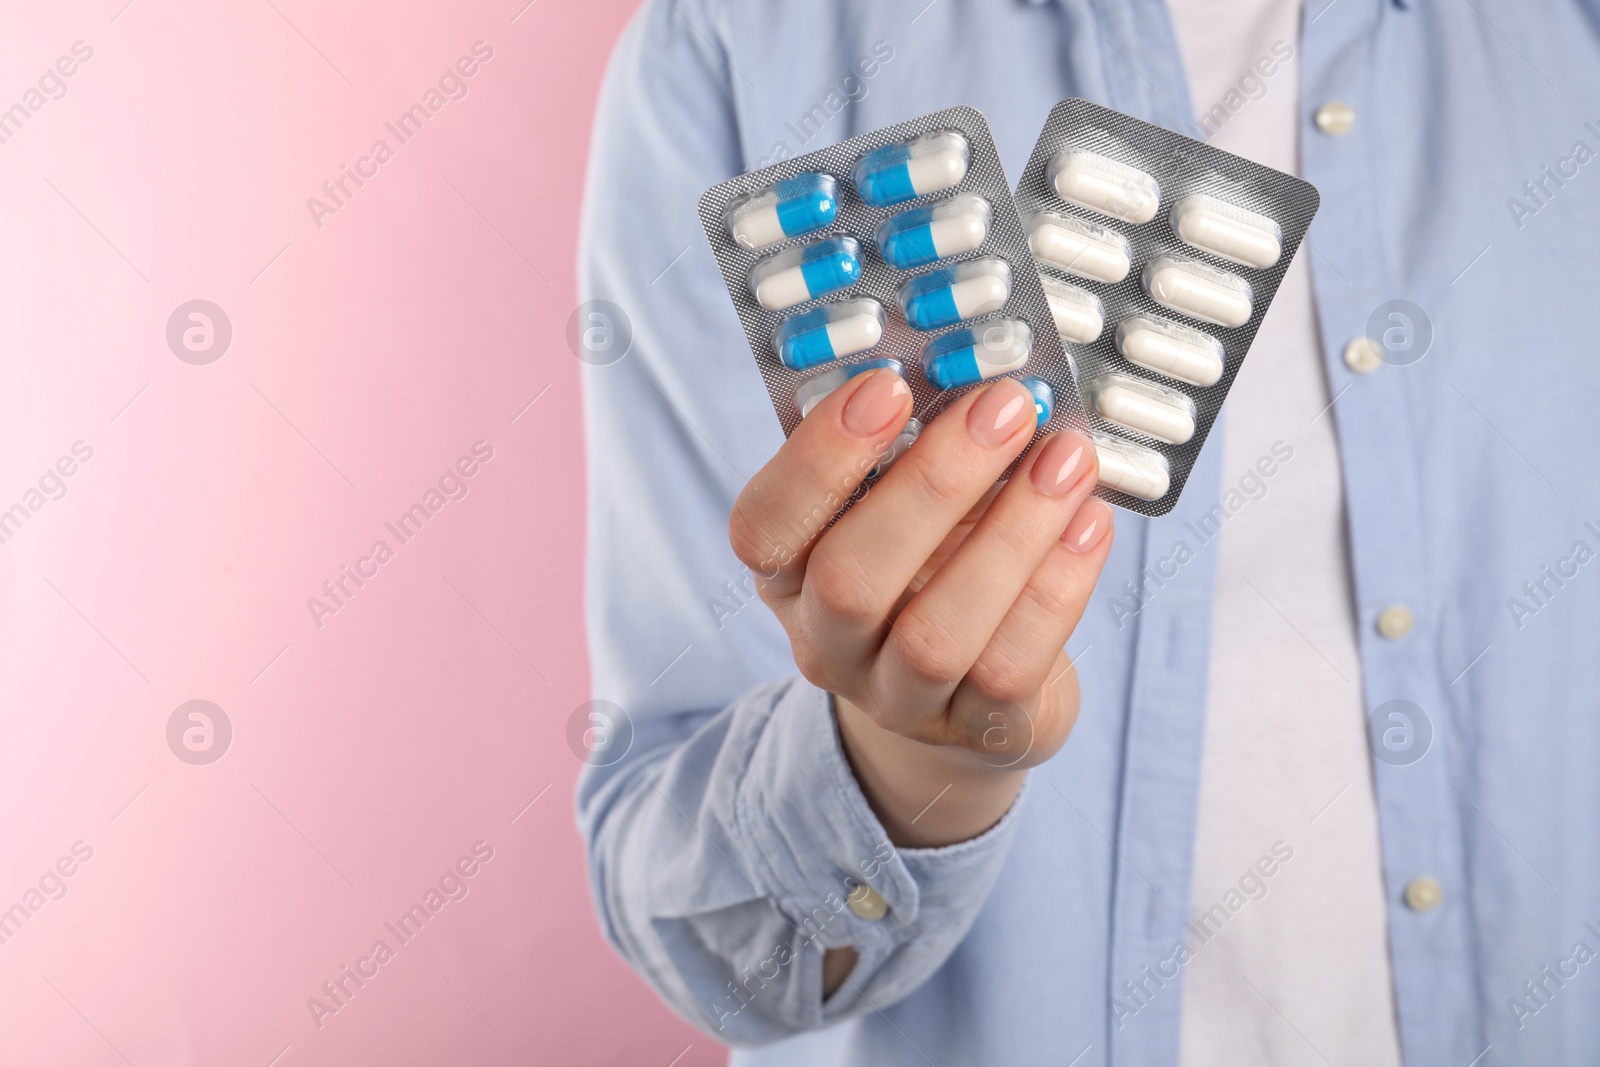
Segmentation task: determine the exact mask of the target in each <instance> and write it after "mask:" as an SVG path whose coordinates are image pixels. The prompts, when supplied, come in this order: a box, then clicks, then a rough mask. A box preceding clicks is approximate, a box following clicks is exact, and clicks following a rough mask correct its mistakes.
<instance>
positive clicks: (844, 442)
mask: <svg viewBox="0 0 1600 1067" xmlns="http://www.w3.org/2000/svg"><path fill="white" fill-rule="evenodd" d="M910 417H911V388H910V386H908V385H906V382H905V379H904V378H902V377H900V375H899V374H897V373H896V372H895V371H894V370H893V369H892V368H881V369H877V370H871V371H867V372H866V373H865V374H858V375H856V376H855V377H854V378H852V379H850V380H849V381H847V382H845V383H844V384H843V385H841V386H839V387H838V388H836V389H834V390H833V392H832V393H830V394H829V395H828V396H827V397H826V398H825V399H824V400H822V401H821V402H820V403H819V404H817V406H816V407H815V408H813V409H812V410H811V412H810V413H809V414H807V415H806V416H805V417H804V418H803V419H801V421H800V425H799V426H798V427H796V428H795V431H794V433H793V434H791V435H790V436H789V439H788V440H787V441H785V442H784V443H783V447H781V448H779V449H778V452H777V455H775V456H773V457H772V459H771V460H770V461H769V462H768V463H767V465H766V466H764V467H762V468H761V469H760V470H759V471H757V472H756V475H755V477H753V478H751V479H750V481H749V483H748V484H747V485H746V486H745V487H744V490H743V491H742V492H741V493H740V494H739V499H738V500H737V501H735V503H734V505H733V514H732V515H730V516H729V518H728V540H729V541H730V542H731V543H732V545H733V551H734V554H735V555H736V556H738V557H739V560H740V562H742V563H744V564H745V566H747V567H749V568H750V569H751V570H752V571H754V572H755V573H756V574H757V575H759V577H760V579H761V581H760V582H759V583H758V585H759V586H760V590H761V595H762V598H763V599H764V600H766V601H767V602H768V603H772V602H774V601H775V600H783V599H787V598H790V597H793V596H794V595H795V594H797V593H798V592H799V591H800V586H801V583H802V581H803V580H804V577H805V565H806V559H807V557H808V556H809V555H810V553H811V546H812V545H813V544H814V543H815V542H816V539H817V537H818V535H819V534H821V533H822V531H823V530H825V529H827V526H828V523H829V522H830V521H832V519H833V517H834V516H835V515H837V514H838V513H839V509H840V508H841V507H843V506H844V503H845V501H846V500H848V499H849V498H850V494H852V493H854V492H855V491H856V488H857V487H858V486H859V485H860V484H861V482H862V480H863V479H864V478H866V476H867V474H868V473H869V472H870V471H871V470H872V468H873V467H874V466H876V465H877V463H878V461H879V460H880V459H881V458H882V457H883V455H884V454H885V453H886V452H888V450H889V446H890V445H891V444H892V443H893V441H894V439H895V437H896V436H897V435H898V434H899V433H900V431H901V430H902V429H904V427H905V424H906V420H907V419H909V418H910Z"/></svg>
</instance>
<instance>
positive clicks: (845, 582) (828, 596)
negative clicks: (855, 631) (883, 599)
mask: <svg viewBox="0 0 1600 1067" xmlns="http://www.w3.org/2000/svg"><path fill="white" fill-rule="evenodd" d="M805 589H806V594H807V596H808V597H809V598H810V600H811V602H812V604H813V605H814V606H815V607H816V609H817V611H818V613H819V614H820V615H821V616H822V617H823V619H824V620H828V619H842V620H859V619H864V618H867V617H869V616H871V615H872V614H873V610H872V602H871V600H870V599H869V594H868V592H867V590H865V589H864V588H862V586H861V583H860V582H858V581H856V579H855V577H854V576H853V575H852V574H851V573H850V571H849V570H848V569H847V568H845V567H843V566H840V565H839V563H838V562H837V561H835V560H834V559H833V558H832V557H831V554H830V553H826V552H819V553H815V554H813V555H812V557H811V562H810V565H809V566H807V567H806V583H805Z"/></svg>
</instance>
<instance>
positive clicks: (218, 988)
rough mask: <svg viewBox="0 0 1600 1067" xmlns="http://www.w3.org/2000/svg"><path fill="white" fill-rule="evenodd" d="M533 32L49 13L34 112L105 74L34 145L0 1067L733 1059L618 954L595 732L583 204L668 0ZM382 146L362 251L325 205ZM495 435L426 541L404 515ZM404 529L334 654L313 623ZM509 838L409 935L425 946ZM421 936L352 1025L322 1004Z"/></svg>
mask: <svg viewBox="0 0 1600 1067" xmlns="http://www.w3.org/2000/svg"><path fill="white" fill-rule="evenodd" d="M524 2H525V0H492V2H491V0H465V2H457V3H452V4H428V5H424V4H417V3H412V4H394V3H386V4H385V3H377V2H372V0H366V2H362V3H345V4H340V5H338V6H337V8H335V7H334V5H328V4H318V3H312V2H310V0H240V2H238V3H228V4H202V3H194V2H190V3H181V4H180V3H177V2H174V0H133V2H132V3H131V4H127V6H125V7H124V4H125V3H126V0H95V2H92V3H91V2H84V3H61V4H33V5H20V4H13V5H8V9H7V12H6V14H5V15H4V16H3V19H4V25H3V27H0V108H4V107H9V106H10V105H12V104H13V103H19V102H20V103H22V104H23V106H24V109H26V108H27V105H28V100H29V98H28V97H27V96H26V94H27V92H28V90H29V89H30V88H35V87H37V86H38V79H39V78H40V76H41V75H42V74H44V72H45V71H46V70H48V69H50V68H52V66H53V64H55V62H56V61H57V59H58V58H59V57H61V56H64V55H70V54H71V51H72V47H73V44H74V42H77V41H82V42H84V43H85V45H86V46H87V47H88V48H90V49H92V50H93V55H92V57H91V58H89V59H87V60H84V61H82V62H81V63H80V64H79V65H78V67H77V69H76V70H75V73H74V74H73V75H72V76H71V77H70V78H67V79H64V85H65V88H66V92H65V95H64V96H61V98H60V99H50V100H45V101H44V102H42V103H41V104H40V105H39V106H38V110H37V111H34V112H32V113H31V114H29V115H28V117H27V118H26V120H25V121H23V122H22V125H21V128H20V129H19V130H8V131H7V132H8V133H10V136H9V139H8V140H7V141H6V143H4V144H0V199H3V202H4V204H5V209H4V211H3V212H0V248H3V249H4V254H3V255H0V271H3V272H4V277H3V281H0V351H3V352H4V354H5V355H4V363H3V368H4V369H3V375H4V377H3V386H0V509H5V508H10V507H11V506H12V505H14V504H21V505H22V507H23V509H24V511H25V512H27V514H26V519H25V521H24V522H22V525H21V528H20V529H12V530H8V531H7V533H8V539H7V540H6V542H5V543H4V544H0V582H3V590H4V597H3V617H0V679H3V683H0V684H3V687H4V692H3V696H0V707H3V709H4V717H3V720H0V721H3V723H4V735H3V738H0V825H3V827H4V830H3V832H0V909H3V908H8V907H10V906H11V905H13V904H19V903H20V904H21V905H22V906H23V909H24V910H25V911H27V914H28V917H27V919H26V921H25V922H22V923H21V928H20V930H13V931H11V932H10V934H9V939H8V940H7V941H6V942H5V943H4V944H0V1004H3V1005H4V1011H3V1015H4V1019H5V1023H4V1025H0V1062H3V1063H44V1062H50V1063H72V1064H121V1063H123V1062H129V1063H132V1064H137V1065H141V1067H142V1065H145V1064H198V1063H207V1064H212V1063H229V1064H243V1065H252V1064H254V1065H260V1067H266V1065H267V1064H269V1063H276V1064H280V1065H282V1067H293V1065H301V1064H346V1063H375V1062H384V1063H396V1064H436V1063H473V1064H517V1063H523V1062H531V1063H535V1064H540V1065H544V1064H555V1063H560V1064H590V1063H592V1064H610V1063H631V1064H645V1065H651V1064H656V1065H660V1067H667V1065H668V1064H669V1063H671V1064H673V1067H690V1065H703V1064H711V1063H718V1062H721V1061H722V1060H723V1058H724V1054H723V1052H722V1050H720V1049H719V1048H718V1047H717V1046H716V1045H715V1044H714V1043H713V1042H711V1041H709V1040H708V1039H706V1038H704V1037H702V1036H699V1035H697V1034H696V1033H694V1032H693V1031H691V1030H689V1029H688V1028H687V1027H686V1026H684V1025H683V1024H681V1023H679V1022H677V1021H676V1020H675V1019H673V1018H672V1017H671V1016H670V1015H669V1014H668V1012H667V1011H666V1009H664V1008H663V1007H661V1006H660V1005H659V1004H658V1002H657V1001H656V1000H655V998H654V997H653V996H652V995H651V994H650V993H649V991H648V990H647V989H646V988H645V987H644V986H643V985H642V984H641V983H640V982H639V981H638V980H637V979H636V978H634V977H633V976H632V974H631V973H630V972H629V971H628V970H627V969H626V968H625V967H624V966H623V965H622V964H621V962H620V961H619V960H618V959H617V958H616V957H615V956H614V955H613V954H612V953H611V951H610V950H609V949H608V948H606V947H605V945H604V944H603V943H602V941H601V939H600V937H599V934H598V930H597V927H596V924H595V921H594V918H593V915H592V913H591V911H590V908H589V904H588V899H587V892H586V888H585V882H584V873H583V862H582V855H581V850H580V846H579V841H578V837H577V834H576V831H575V829H574V827H573V819H572V800H571V797H572V789H573V784H574V781H575V779H576V776H577V772H578V769H579V762H578V760H577V758H576V757H575V756H574V755H573V753H572V752H571V751H570V750H569V748H568V747H567V744H566V741H565V739H564V731H565V726H566V721H567V718H568V716H569V715H570V714H571V713H572V711H573V709H574V708H576V707H577V706H578V705H579V704H580V703H581V702H583V701H584V700H586V699H587V697H588V693H587V665H586V661H585V655H584V650H583V645H582V626H581V624H582V601H581V585H580V581H581V569H580V567H579V561H580V560H581V557H582V548H583V523H582V487H583V477H584V471H583V457H582V452H581V448H580V437H579V405H578V392H577V370H578V366H579V364H578V362H577V360H576V359H575V358H574V357H573V355H572V353H571V352H570V351H569V349H568V348H567V346H566V343H565V330H566V322H567V319H568V316H569V315H570V314H571V313H572V311H573V308H574V305H575V302H576V297H575V291H574V279H573V263H574V242H575V236H576V207H577V203H578V199H579V193H580V188H581V181H582V174H583V168H584V161H585V156H586V153H587V144H588V137H589V126H590V121H591V118H592V114H593V109H594V101H595V96H596V92H597V90H598V85H599V79H600V75H601V71H602V68H603V65H604V62H605V59H606V56H607V54H608V52H609V50H610V48H611V45H612V42H613V41H614V40H615V39H616V36H617V34H618V33H619V32H620V30H621V28H622V24H623V22H624V20H625V19H626V18H627V16H628V15H629V13H630V12H631V10H632V8H633V7H634V6H635V3H634V0H606V2H603V3H596V2H594V0H585V2H584V3H570V2H568V3H558V2H552V0H540V2H537V3H534V4H532V5H530V6H527V7H526V8H524V7H523V4H524ZM477 41H483V42H486V43H487V45H488V46H489V47H491V48H492V49H493V57H492V58H491V59H489V60H487V61H486V62H483V63H482V64H481V65H480V66H479V67H478V68H477V70H476V72H475V74H474V75H473V76H472V77H471V78H470V79H464V82H465V86H466V89H467V95H466V96H465V97H464V98H461V99H453V100H449V101H448V102H446V103H444V104H443V106H442V107H440V109H439V110H438V111H437V113H435V114H433V115H432V116H431V118H430V120H429V121H428V123H427V124H426V126H425V127H424V128H423V129H422V130H421V131H420V132H418V133H417V134H416V135H415V137H414V138H413V139H412V140H410V141H409V143H406V144H403V145H401V144H399V142H398V141H397V139H396V138H395V137H394V136H393V135H392V134H391V133H389V132H388V131H386V130H385V128H384V123H385V121H388V120H393V119H394V118H395V117H396V116H398V115H399V114H400V113H401V112H402V111H404V110H405V109H406V108H407V107H408V106H409V105H410V104H412V103H416V102H419V101H423V99H424V94H425V93H426V91H427V90H428V89H429V88H430V87H432V86H434V85H435V84H436V82H437V79H438V78H439V76H440V75H441V74H442V73H444V72H445V71H446V70H447V69H448V68H450V66H451V65H452V64H453V63H454V62H455V61H456V60H457V58H458V57H460V56H464V55H468V54H470V52H471V49H472V46H473V44H474V42H477ZM69 66H70V64H69ZM47 86H48V87H49V88H51V89H52V90H54V86H53V84H49V81H48V79H47ZM43 95H45V94H41V97H42V96H43ZM379 138H383V139H385V140H386V141H388V142H389V144H390V147H391V148H392V149H393V150H394V157H393V158H392V159H390V160H389V161H387V162H386V163H383V164H382V165H381V166H379V167H378V169H377V173H376V174H375V175H373V176H371V177H369V178H367V179H365V182H366V184H365V185H364V186H362V187H361V188H359V189H354V186H353V185H352V186H350V188H352V189H354V192H353V195H351V196H350V197H348V199H346V200H345V203H344V204H343V206H342V207H340V208H339V210H338V211H337V212H336V213H335V214H330V215H328V216H326V217H324V218H322V219H321V226H320V228H319V226H318V225H317V224H316V222H315V221H314V220H313V218H312V216H311V213H310V211H309V210H308V208H307V206H306V201H307V198H308V197H311V196H314V195H321V186H322V183H323V182H324V181H327V180H330V179H335V178H338V177H339V176H340V169H339V168H340V165H341V164H347V165H351V166H354V165H355V164H356V162H357V160H358V158H359V157H362V156H364V155H366V153H367V152H368V150H369V149H370V147H371V145H372V143H373V142H374V141H375V140H377V139H379ZM194 299H205V300H209V301H213V302H214V303H216V304H217V305H219V306H220V307H221V308H222V309H223V311H224V312H225V313H226V315H227V317H228V319H229V320H230V321H231V324H232V329H233V338H232V342H231V345H230V346H229V347H228V349H227V350H226V352H225V353H224V354H223V355H222V356H221V358H220V359H217V360H216V361H215V362H211V363H209V364H207V365H192V364H190V363H188V362H184V361H182V360H180V359H178V358H177V356H176V355H175V354H174V352H173V351H172V350H171V349H170V348H169V346H168V343H167V338H166V331H167V321H168V318H169V316H171V315H172V314H173V312H174V310H175V309H176V308H178V306H179V305H181V304H183V303H185V302H187V301H190V300H194ZM535 398H537V402H535V403H533V404H532V406H531V407H530V406H528V405H529V404H530V402H532V401H534V400H535ZM78 441H82V442H84V446H80V450H84V449H85V447H86V448H87V449H92V450H93V455H92V458H90V459H88V460H87V461H85V462H82V463H81V464H78V465H77V466H76V467H75V468H74V473H73V474H72V475H71V476H70V477H67V478H64V479H62V480H61V482H60V483H57V482H55V481H54V480H52V479H50V478H48V477H46V478H45V489H46V490H48V492H41V493H40V494H38V495H37V496H33V497H31V498H30V496H29V490H30V489H37V488H39V482H40V479H41V477H43V476H44V475H45V472H46V471H47V469H49V468H51V466H52V465H53V464H54V463H55V462H56V461H57V459H58V458H59V457H62V456H69V455H70V454H71V450H72V448H73V445H74V443H75V442H78ZM478 441H483V442H486V443H487V445H488V446H489V447H492V449H493V459H492V460H491V461H489V462H487V463H485V464H483V465H482V466H481V468H480V469H478V470H477V471H476V473H475V474H474V476H473V477H472V478H471V479H470V480H468V481H467V482H466V485H467V487H468V489H469V492H468V494H467V495H466V496H465V498H463V499H459V500H451V501H449V502H448V503H447V504H445V505H444V506H442V507H440V509H439V510H438V512H437V514H434V515H433V516H432V518H431V519H430V520H429V522H428V523H427V525H426V526H425V528H424V529H423V530H422V531H421V532H420V533H419V534H417V535H416V536H415V538H414V539H412V540H411V541H410V542H409V543H407V544H404V545H400V544H399V542H398V540H397V539H396V538H394V536H393V535H392V534H391V533H389V532H388V531H386V529H385V527H384V523H385V522H386V521H391V520H393V519H395V518H396V517H397V516H399V515H400V514H401V513H402V512H404V511H406V509H407V508H409V507H410V505H412V504H413V503H416V502H418V501H420V500H422V499H423V496H424V494H425V493H426V492H427V490H428V489H429V488H430V487H432V486H434V485H436V484H437V481H438V479H439V477H440V475H441V474H443V473H444V472H445V471H446V470H447V469H448V468H449V467H450V466H451V465H452V464H453V463H454V462H455V461H456V460H457V458H458V457H460V456H463V455H466V454H468V453H469V452H470V450H471V448H472V446H473V444H474V442H478ZM64 466H65V467H68V468H71V467H72V466H73V465H72V464H70V463H68V464H64ZM58 484H60V485H64V486H65V493H64V495H61V494H60V493H59V491H58V489H57V486H58ZM52 495H56V496H59V499H50V498H49V497H50V496H52ZM30 500H31V501H32V502H33V503H35V504H37V510H32V509H31V508H30V506H29V505H30ZM380 538H381V539H383V540H385V541H386V542H388V544H389V545H390V548H391V549H393V550H394V555H393V558H392V559H389V560H388V561H387V562H385V563H383V564H382V565H381V566H379V567H378V568H377V573H376V574H375V575H373V576H371V577H369V578H368V579H367V580H366V581H365V584H364V585H363V586H362V587H360V588H359V589H355V591H354V595H352V596H350V597H349V598H348V599H347V600H346V601H345V603H344V606H343V607H341V608H340V609H339V610H338V611H337V613H335V614H331V615H328V616H327V617H325V618H323V619H322V620H321V623H322V625H321V626H320V628H319V626H318V625H317V624H316V622H315V621H314V620H313V618H312V615H311V612H310V611H309V610H308V608H307V606H306V601H307V599H308V598H309V597H312V596H316V595H319V594H320V592H321V586H322V583H323V582H324V581H325V580H329V579H334V578H337V577H339V574H340V568H341V566H342V565H352V566H354V565H355V564H356V562H357V560H358V559H359V558H360V557H362V556H364V555H365V554H366V553H367V551H368V550H369V548H370V547H371V545H372V544H373V542H374V541H376V540H378V539H380ZM369 566H370V565H369ZM347 581H348V580H347ZM350 588H352V589H353V588H354V587H353V586H351V587H350ZM196 699H202V700H209V701H213V702H215V703H216V704H217V705H218V706H220V707H221V708H222V709H223V711H224V712H225V713H226V716H227V717H228V719H229V721H230V722H231V724H232V728H233V738H232V741H231V744H230V745H229V747H228V748H227V750H226V753H225V755H224V756H223V757H222V758H221V759H220V760H218V761H216V762H214V763H211V764H209V765H203V766H196V765H191V764H189V763H186V762H183V761H182V760H180V759H179V758H178V757H177V755H175V753H174V751H173V750H172V749H171V748H169V745H168V741H167V732H166V731H167V722H168V718H169V716H171V715H172V713H173V711H174V709H176V708H177V707H178V706H179V705H180V704H183V703H185V702H186V701H190V700H196ZM216 743H217V742H215V741H214V742H213V744H214V745H215V744H216ZM535 798H538V799H537V801H536V802H535V803H533V804H532V805H531V806H529V804H530V801H533V800H534V799H535ZM79 841H81V842H83V843H84V845H82V846H79V847H80V850H86V849H92V850H93V856H92V858H91V859H89V860H87V861H86V862H83V863H81V864H79V865H77V866H76V867H75V868H74V873H73V874H72V876H71V877H69V878H64V879H61V880H60V881H59V882H57V881H56V880H54V879H51V878H46V879H45V885H46V888H47V889H49V890H50V891H51V892H52V893H54V892H56V889H57V886H58V885H60V886H64V887H65V889H66V892H65V895H64V896H61V897H60V899H48V898H47V897H46V896H45V895H44V894H40V895H38V896H36V897H34V898H32V899H33V900H34V901H35V902H36V903H37V910H36V911H29V910H28V899H29V898H28V892H29V890H30V888H37V887H38V885H39V881H40V878H41V876H43V875H44V873H45V872H46V870H47V869H50V868H51V867H52V865H53V864H54V863H55V862H56V861H57V859H58V858H59V857H62V856H70V853H71V850H72V848H73V846H74V843H76V842H79ZM478 841H486V842H488V845H489V847H492V849H493V859H492V860H491V861H489V862H488V863H486V864H484V865H482V867H481V868H479V869H478V870H477V872H476V873H475V875H474V876H473V877H472V878H470V879H468V880H465V883H464V884H465V885H466V886H467V888H468V890H469V891H468V893H467V895H466V896H465V897H464V898H463V899H460V900H456V901H452V902H449V903H448V904H446V905H445V906H443V907H442V908H441V909H440V910H439V911H438V913H437V914H435V915H433V917H432V919H431V920H430V922H429V923H428V925H427V926H426V928H425V929H424V930H423V931H422V932H421V933H420V934H418V935H416V938H415V940H412V941H410V942H409V943H407V944H404V945H401V944H400V943H399V941H398V939H396V938H395V937H394V936H393V935H392V934H391V933H390V932H388V931H387V930H386V929H385V927H384V923H385V922H389V921H393V920H395V919H396V918H397V917H398V916H399V915H400V914H401V913H402V912H404V911H406V909H407V908H409V907H410V905H412V904H413V903H415V902H418V901H419V900H421V899H422V897H423V894H424V892H425V891H426V890H427V889H428V887H429V886H430V885H433V884H435V883H436V882H437V880H438V879H439V877H440V875H441V874H442V873H443V872H444V871H445V870H446V869H447V868H448V867H449V866H450V865H451V864H453V863H454V862H455V861H456V860H457V858H458V857H460V856H463V855H466V854H469V853H470V851H471V849H472V847H473V844H474V842H478ZM63 866H64V867H73V864H72V863H71V862H67V863H64V864H63ZM451 884H452V885H454V884H455V883H451ZM380 938H381V939H384V940H385V941H387V942H388V943H389V945H390V947H391V949H393V950H394V954H393V958H392V959H391V960H389V961H388V962H386V963H383V964H382V965H377V964H369V965H368V966H369V967H370V966H377V973H376V975H374V976H372V977H370V978H369V979H367V981H366V984H365V985H364V986H362V987H361V988H359V989H357V990H356V992H355V994H354V995H353V996H351V997H349V998H348V999H347V1000H346V1001H345V1003H344V1005H343V1007H341V1008H340V1010H338V1011H337V1013H334V1014H330V1015H326V1016H325V1017H324V1018H323V1019H322V1024H323V1025H322V1026H321V1027H320V1028H319V1027H318V1026H317V1024H316V1023H315V1022H314V1021H313V1018H312V1013H311V1011H310V1010H309V1009H308V1007H307V1000H308V998H310V997H312V996H314V995H317V994H319V993H320V992H321V986H322V983H323V982H324V981H327V980H330V979H334V978H338V977H339V976H340V968H341V967H342V966H344V965H350V966H352V967H355V966H357V965H358V961H359V960H360V959H361V958H362V957H364V956H366V955H367V954H368V952H369V951H370V949H371V947H372V945H373V943H374V942H375V941H377V940H379V939H380ZM347 988H354V987H353V985H351V984H349V983H348V982H347ZM686 1046H692V1047H690V1048H689V1049H688V1050H687V1052H686V1053H685V1051H684V1050H685V1047H686ZM680 1054H682V1055H681V1058H679V1059H677V1060H674V1057H675V1056H680ZM275 1057H277V1059H274V1058H275Z"/></svg>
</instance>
